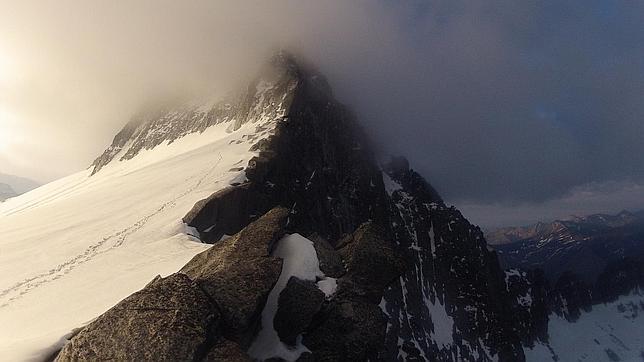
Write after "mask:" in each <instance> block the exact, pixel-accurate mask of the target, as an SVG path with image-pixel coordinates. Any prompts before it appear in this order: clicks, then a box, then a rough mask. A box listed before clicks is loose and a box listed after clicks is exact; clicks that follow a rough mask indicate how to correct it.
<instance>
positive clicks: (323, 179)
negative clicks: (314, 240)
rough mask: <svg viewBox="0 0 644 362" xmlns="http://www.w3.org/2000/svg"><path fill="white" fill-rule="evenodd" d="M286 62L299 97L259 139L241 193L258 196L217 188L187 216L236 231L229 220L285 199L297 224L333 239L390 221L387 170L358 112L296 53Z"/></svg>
mask: <svg viewBox="0 0 644 362" xmlns="http://www.w3.org/2000/svg"><path fill="white" fill-rule="evenodd" d="M279 64H280V67H284V68H286V69H288V72H287V74H288V76H287V77H284V78H283V79H282V81H284V82H285V83H287V84H294V86H293V87H292V88H290V89H291V95H290V96H289V97H290V99H292V101H291V103H290V107H289V108H288V109H286V111H285V116H284V118H283V119H282V120H281V121H280V122H278V123H277V125H276V127H275V130H274V131H273V134H272V135H271V136H269V137H268V139H267V140H265V141H263V142H261V143H259V144H257V145H255V146H254V148H255V149H257V150H259V155H258V156H257V157H255V158H253V159H252V160H251V161H250V162H249V165H248V167H247V169H246V176H247V178H248V180H249V182H248V183H247V184H244V185H241V186H238V187H242V188H243V189H240V190H239V192H243V193H246V195H245V196H235V200H237V199H239V200H251V201H252V202H251V203H245V202H244V201H242V202H240V203H239V204H233V206H232V208H231V207H230V206H231V205H230V203H229V202H228V200H229V198H227V197H223V196H222V197H219V196H215V195H213V196H212V197H211V198H209V199H207V200H204V201H203V202H202V204H201V205H199V206H200V208H196V209H193V211H192V212H191V213H190V215H189V217H188V218H186V220H185V221H186V222H188V224H189V225H191V226H193V227H196V228H197V229H198V230H199V232H200V233H202V232H205V230H209V232H210V233H212V234H214V235H221V234H224V233H229V234H230V230H225V229H226V228H228V226H229V225H231V223H229V222H226V220H229V219H235V220H240V222H237V223H233V224H234V225H235V226H236V227H242V226H243V225H244V222H248V220H245V219H244V216H237V215H238V214H241V215H246V217H251V218H252V217H253V216H255V217H256V215H262V214H264V213H265V212H266V211H267V210H269V209H271V208H272V207H274V206H276V205H282V206H285V207H289V208H291V213H292V214H291V217H290V218H289V220H290V223H289V229H290V230H297V231H298V232H299V233H300V234H302V235H310V234H312V233H317V234H318V235H320V236H321V237H323V238H325V239H326V240H329V241H330V242H331V244H333V243H334V242H335V241H337V240H339V239H340V238H341V237H342V236H343V235H344V234H347V233H351V232H353V231H354V230H355V229H356V228H357V227H358V226H359V225H360V224H362V223H364V222H366V221H368V220H373V221H374V222H377V223H379V224H381V225H387V209H386V205H387V199H386V194H385V193H384V189H383V184H382V176H381V173H380V169H379V167H378V166H377V163H376V162H375V159H374V156H373V153H372V152H371V150H370V149H369V146H368V143H367V142H366V137H365V136H364V134H363V131H362V129H361V128H360V127H359V126H358V124H357V122H356V119H355V116H354V115H353V114H352V113H351V112H350V111H349V110H348V109H347V108H346V107H344V106H343V105H341V104H340V103H338V102H337V101H335V100H334V99H333V98H332V96H331V93H330V89H329V87H328V84H327V83H326V81H325V80H324V77H323V76H322V75H320V74H319V73H317V72H315V71H314V70H311V69H309V68H307V67H304V66H301V65H299V64H297V63H295V61H294V60H293V59H292V58H284V59H281V60H280V62H279ZM289 77H290V78H289ZM236 205H238V206H236ZM240 209H242V211H241V212H240V211H239V210H240ZM213 210H216V211H213ZM229 214H234V216H230V215H229ZM213 226H214V227H213Z"/></svg>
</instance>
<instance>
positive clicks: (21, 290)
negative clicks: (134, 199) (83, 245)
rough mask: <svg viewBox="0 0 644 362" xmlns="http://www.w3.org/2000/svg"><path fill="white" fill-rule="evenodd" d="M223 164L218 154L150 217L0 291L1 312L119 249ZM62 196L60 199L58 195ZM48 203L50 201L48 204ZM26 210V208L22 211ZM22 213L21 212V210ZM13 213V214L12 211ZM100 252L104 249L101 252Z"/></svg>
mask: <svg viewBox="0 0 644 362" xmlns="http://www.w3.org/2000/svg"><path fill="white" fill-rule="evenodd" d="M221 160H222V156H221V153H219V159H218V160H217V162H216V163H215V165H214V166H213V167H212V168H211V169H210V170H208V172H206V173H205V174H204V175H203V176H202V177H200V178H199V180H198V181H197V182H196V183H195V184H194V185H193V186H191V187H190V188H188V189H187V190H186V191H184V192H183V193H181V194H180V195H179V196H176V197H174V198H172V199H171V200H170V201H167V202H165V203H164V204H162V205H161V206H160V207H159V208H158V209H156V210H155V211H154V212H153V213H151V214H149V215H146V216H144V217H143V218H141V219H139V220H138V221H137V222H136V223H134V224H133V225H130V226H129V227H127V228H125V229H122V230H120V231H118V232H115V233H113V234H111V235H108V236H106V237H104V238H102V239H101V240H100V241H98V242H96V243H92V244H91V245H90V246H88V247H87V249H85V251H84V252H83V253H82V254H78V255H76V256H75V257H73V258H72V259H69V260H68V261H66V262H64V263H62V264H59V265H57V266H56V267H55V268H52V269H50V270H49V271H47V272H44V273H40V274H38V275H36V276H33V277H31V278H27V279H25V280H22V281H20V282H18V283H16V284H14V285H13V286H11V287H9V288H7V289H5V290H2V291H0V300H1V299H3V298H5V297H7V296H9V295H12V296H11V297H10V298H8V299H6V301H5V302H4V303H2V304H0V308H4V307H7V306H9V305H10V304H11V303H12V302H14V301H16V300H17V299H19V298H21V297H22V296H24V295H25V294H27V293H29V292H30V291H32V290H33V289H35V288H38V287H39V286H41V285H43V284H46V283H48V282H51V281H54V280H57V279H60V278H62V277H63V276H65V275H67V274H69V273H70V272H71V271H72V270H74V269H75V268H76V267H78V266H79V265H82V264H84V263H86V262H88V261H90V260H92V259H93V258H94V257H96V256H97V255H99V254H102V253H106V252H109V251H110V250H113V249H114V248H118V247H120V246H122V245H123V244H124V243H125V241H126V240H127V238H128V236H130V235H132V234H134V233H136V232H137V231H139V230H140V229H142V228H143V227H144V226H145V225H146V224H147V223H148V222H149V221H150V219H152V218H153V217H155V216H157V215H158V214H160V213H162V212H163V211H165V210H166V209H167V208H171V207H174V206H175V205H176V202H177V201H178V200H179V199H181V198H183V197H185V196H186V195H188V194H190V193H192V192H193V191H194V190H196V189H197V188H198V187H199V186H201V184H202V183H203V182H204V181H205V180H206V178H208V176H209V175H210V174H211V173H212V172H213V171H214V170H215V169H216V168H217V166H219V164H220V162H221ZM193 178H195V176H192V177H189V178H188V179H187V180H186V181H190V180H191V179H193ZM78 185H79V184H75V185H72V186H71V187H68V188H66V190H65V191H66V192H72V191H73V189H74V188H75V186H78ZM59 196H61V195H59ZM49 201H51V200H49ZM24 209H27V208H24ZM24 209H23V210H24ZM14 212H15V211H14ZM114 239H115V240H116V241H115V242H114V244H112V245H111V246H106V247H105V248H103V247H104V246H105V245H106V244H107V243H108V242H109V241H110V240H114ZM101 248H103V249H101Z"/></svg>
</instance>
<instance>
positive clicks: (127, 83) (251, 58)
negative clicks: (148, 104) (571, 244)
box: [0, 0, 644, 226]
mask: <svg viewBox="0 0 644 362" xmlns="http://www.w3.org/2000/svg"><path fill="white" fill-rule="evenodd" d="M642 24H644V3H643V2H620V1H610V0H606V1H596V0H583V1H582V0H579V1H572V0H545V1H538V2H535V1H516V0H488V1H469V0H468V1H465V0H463V1H461V0H446V1H434V0H427V1H420V0H418V1H401V2H398V1H393V0H390V1H385V0H373V1H345V0H325V1H302V0H292V1H281V0H280V1H270V2H268V1H250V2H244V1H182V2H178V1H169V0H168V1H164V0H160V1H157V0H149V1H109V2H106V1H103V2H99V1H85V0H74V1H71V0H62V1H60V0H59V1H37V2H31V1H20V2H15V1H8V0H0V172H2V173H11V174H18V175H21V176H27V177H31V178H34V179H37V180H39V181H41V182H46V181H50V180H53V179H55V178H58V177H61V176H64V175H67V174H70V173H72V172H75V171H78V170H80V169H83V168H85V167H86V166H87V165H89V164H90V163H91V161H92V159H93V158H94V157H96V156H97V155H98V154H99V153H100V152H101V151H102V150H103V149H104V148H105V147H106V146H107V145H108V144H109V142H110V140H111V138H112V137H113V135H114V134H115V133H116V131H117V130H118V129H119V128H120V127H121V126H122V125H123V124H124V123H125V122H126V121H127V120H128V117H129V115H130V114H131V113H132V112H133V111H134V110H135V109H136V108H137V106H138V105H140V104H141V103H142V102H144V101H146V99H149V98H151V97H153V96H154V95H156V94H159V93H164V92H168V91H173V92H188V93H194V94H199V93H200V92H205V91H212V90H217V88H225V85H226V84H228V82H229V81H231V79H230V78H231V75H232V74H240V73H245V72H249V71H251V69H253V67H254V66H255V65H256V64H257V62H259V61H260V59H261V58H262V57H264V56H265V54H267V53H268V52H269V50H270V49H275V48H276V47H287V48H292V49H296V50H297V51H298V52H300V53H302V54H304V55H305V56H306V57H307V58H308V59H309V60H311V61H312V62H313V63H315V64H317V65H318V67H319V68H320V70H321V71H322V72H323V73H325V74H326V75H327V76H328V78H329V80H330V82H331V84H332V86H333V87H334V89H335V90H336V95H337V96H338V98H340V99H341V100H342V101H344V102H345V103H348V104H349V105H351V106H352V107H353V108H354V109H355V110H356V111H357V113H358V114H359V116H360V118H361V120H362V122H363V124H364V125H365V127H366V128H367V129H368V131H369V132H370V133H371V134H372V136H373V137H374V139H375V140H376V141H377V143H378V145H379V148H380V151H381V153H382V154H388V153H399V154H404V155H406V156H407V157H408V158H409V159H410V161H411V163H412V165H413V167H414V168H416V169H417V170H419V171H420V172H421V173H422V174H423V175H424V176H426V177H427V178H428V179H429V180H430V181H431V183H432V184H433V185H434V186H435V187H436V188H437V189H438V190H439V192H440V193H441V194H443V196H444V197H445V199H447V200H448V201H449V202H451V203H454V204H456V205H457V206H459V207H461V208H462V210H463V211H464V213H465V215H466V216H467V217H469V218H471V219H472V221H474V222H476V223H480V224H484V225H487V226H492V225H505V224H512V223H526V222H531V221H533V220H534V221H536V220H537V219H539V220H547V219H551V218H556V217H562V216H566V215H568V214H571V213H577V214H583V213H590V212H599V211H606V212H613V211H619V210H621V209H622V208H630V209H640V208H644V207H643V206H642V204H644V192H643V191H642V190H643V189H644V188H643V187H642V185H643V184H644V182H643V179H644V142H643V141H642V138H643V136H644V120H643V116H644V102H643V100H644V26H642Z"/></svg>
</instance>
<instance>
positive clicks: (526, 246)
mask: <svg viewBox="0 0 644 362" xmlns="http://www.w3.org/2000/svg"><path fill="white" fill-rule="evenodd" d="M488 238H490V240H493V241H492V242H494V243H496V245H494V248H495V249H496V250H497V251H498V255H499V258H500V260H501V263H502V265H504V266H505V267H506V268H508V270H506V275H507V278H506V281H507V284H508V289H509V290H510V291H511V294H514V295H516V298H517V300H518V301H519V302H521V301H524V302H526V303H525V304H526V306H525V307H522V306H521V303H517V304H515V310H514V311H513V314H515V316H520V318H522V319H523V320H524V322H523V323H524V324H525V325H536V326H539V327H538V328H539V329H540V330H541V333H542V334H543V333H547V335H548V337H549V338H548V339H547V340H546V339H543V338H542V339H541V340H539V341H538V342H537V343H536V344H535V345H534V347H533V348H532V349H526V357H527V358H528V359H535V360H541V359H554V358H559V359H560V360H580V359H581V360H589V359H590V360H611V361H620V360H622V361H623V360H635V359H639V358H641V356H642V353H643V352H644V349H643V348H642V346H644V328H642V327H641V326H642V320H641V317H642V313H644V293H643V291H644V213H643V212H636V213H632V212H628V211H622V212H620V213H619V214H617V215H605V214H596V215H589V216H584V217H572V218H570V219H568V220H558V221H554V222H552V223H538V224H535V225H531V226H526V227H518V228H504V229H500V230H496V231H493V232H490V233H488ZM528 301H529V307H530V308H527V306H528V303H527V302H528ZM572 345H574V348H571V346H572Z"/></svg>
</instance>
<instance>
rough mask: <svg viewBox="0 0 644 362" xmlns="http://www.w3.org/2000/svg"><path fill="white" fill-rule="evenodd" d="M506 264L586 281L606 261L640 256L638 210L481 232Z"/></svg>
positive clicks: (643, 223) (643, 249) (643, 243)
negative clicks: (574, 276)
mask: <svg viewBox="0 0 644 362" xmlns="http://www.w3.org/2000/svg"><path fill="white" fill-rule="evenodd" d="M486 237H487V239H488V240H489V242H490V244H493V245H494V248H495V249H496V250H497V251H498V253H499V257H500V259H501V262H502V264H503V265H504V267H506V268H517V267H518V268H523V269H537V268H539V269H543V270H544V271H545V273H546V276H547V277H548V279H549V280H550V281H556V279H557V278H558V277H559V276H560V275H561V274H562V273H564V272H566V271H568V272H573V273H575V274H577V275H579V276H580V277H583V278H584V280H585V281H586V282H589V283H592V282H594V281H595V279H596V278H597V277H598V276H599V274H600V273H601V272H602V271H603V270H604V269H605V268H606V267H607V265H609V264H610V263H611V262H615V261H619V260H621V259H623V258H626V257H629V258H636V259H638V260H644V212H636V213H632V212H628V211H622V212H620V213H618V214H616V215H605V214H595V215H589V216H584V217H572V218H570V219H567V220H557V221H553V222H551V223H537V224H534V225H531V226H525V227H517V228H504V229H499V230H495V231H492V232H488V233H486Z"/></svg>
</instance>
